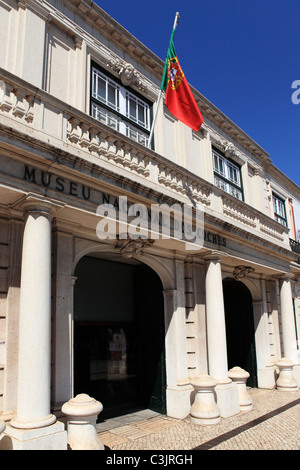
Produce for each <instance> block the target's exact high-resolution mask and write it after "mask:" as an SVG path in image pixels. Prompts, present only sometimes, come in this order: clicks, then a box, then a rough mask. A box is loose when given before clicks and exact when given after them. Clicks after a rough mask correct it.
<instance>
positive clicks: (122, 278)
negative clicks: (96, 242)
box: [74, 256, 166, 418]
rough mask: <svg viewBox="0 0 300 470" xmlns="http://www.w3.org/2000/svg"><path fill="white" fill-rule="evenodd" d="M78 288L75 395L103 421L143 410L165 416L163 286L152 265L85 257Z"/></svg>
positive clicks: (75, 303) (79, 271)
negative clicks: (97, 406)
mask: <svg viewBox="0 0 300 470" xmlns="http://www.w3.org/2000/svg"><path fill="white" fill-rule="evenodd" d="M75 276H76V277H77V280H76V283H75V288H74V394H75V395H76V394H78V393H88V394H89V395H90V396H92V397H93V398H95V399H97V400H99V401H100V402H101V403H102V404H103V408H104V409H103V412H102V413H101V415H100V416H101V418H108V417H111V416H116V415H121V414H124V413H127V412H129V411H132V410H134V409H138V408H149V409H152V410H154V411H158V412H160V413H165V410H166V400H165V351H164V338H165V334H164V333H165V331H164V309H163V295H162V290H163V288H162V284H161V281H160V278H159V277H158V275H157V274H156V273H155V272H154V271H153V270H152V269H151V268H149V267H148V266H147V265H145V264H142V263H139V262H138V261H135V260H128V262H126V263H125V262H116V261H111V260H107V259H99V258H96V257H91V256H85V257H83V258H82V259H81V260H80V261H79V262H78V264H77V266H76V270H75Z"/></svg>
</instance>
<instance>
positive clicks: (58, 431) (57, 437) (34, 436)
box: [0, 421, 68, 450]
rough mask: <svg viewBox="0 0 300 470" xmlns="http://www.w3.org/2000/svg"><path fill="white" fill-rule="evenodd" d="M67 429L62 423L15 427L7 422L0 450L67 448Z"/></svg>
mask: <svg viewBox="0 0 300 470" xmlns="http://www.w3.org/2000/svg"><path fill="white" fill-rule="evenodd" d="M67 440H68V437H67V431H65V426H64V424H63V423H61V422H59V421H57V422H56V423H55V424H52V425H50V426H46V427H43V428H36V429H17V428H14V427H12V426H10V424H7V426H6V429H5V431H4V432H3V434H2V437H1V439H0V450H67V449H68V445H67Z"/></svg>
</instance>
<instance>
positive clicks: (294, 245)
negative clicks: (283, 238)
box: [290, 238, 300, 255]
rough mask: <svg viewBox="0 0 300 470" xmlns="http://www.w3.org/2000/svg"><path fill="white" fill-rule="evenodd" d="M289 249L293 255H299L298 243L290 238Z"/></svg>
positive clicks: (299, 246) (299, 245)
mask: <svg viewBox="0 0 300 470" xmlns="http://www.w3.org/2000/svg"><path fill="white" fill-rule="evenodd" d="M290 247H291V249H292V251H293V252H294V253H297V254H298V255H300V243H299V242H296V240H293V239H292V238H290Z"/></svg>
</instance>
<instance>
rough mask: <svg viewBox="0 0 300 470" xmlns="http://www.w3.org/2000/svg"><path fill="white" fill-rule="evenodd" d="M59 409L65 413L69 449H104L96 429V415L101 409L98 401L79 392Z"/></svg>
mask: <svg viewBox="0 0 300 470" xmlns="http://www.w3.org/2000/svg"><path fill="white" fill-rule="evenodd" d="M61 410H62V412H63V413H64V414H65V415H67V421H68V424H67V431H68V446H69V449H70V450H104V445H103V444H102V442H101V440H100V439H99V436H98V434H97V430H96V420H97V416H98V414H99V413H100V412H101V411H102V410H103V406H102V404H101V403H100V402H99V401H96V400H95V399H94V398H91V397H90V396H89V395H86V394H85V393H81V394H79V395H77V396H76V397H75V398H72V399H71V400H69V401H68V402H67V403H65V404H64V405H63V406H62V409H61Z"/></svg>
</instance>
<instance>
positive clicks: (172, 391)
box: [166, 385, 194, 419]
mask: <svg viewBox="0 0 300 470" xmlns="http://www.w3.org/2000/svg"><path fill="white" fill-rule="evenodd" d="M193 392H194V388H193V387H192V386H191V385H185V386H181V387H180V388H167V391H166V395H167V416H170V417H171V418H177V419H184V418H186V417H187V416H189V414H190V411H191V394H192V393H193Z"/></svg>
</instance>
